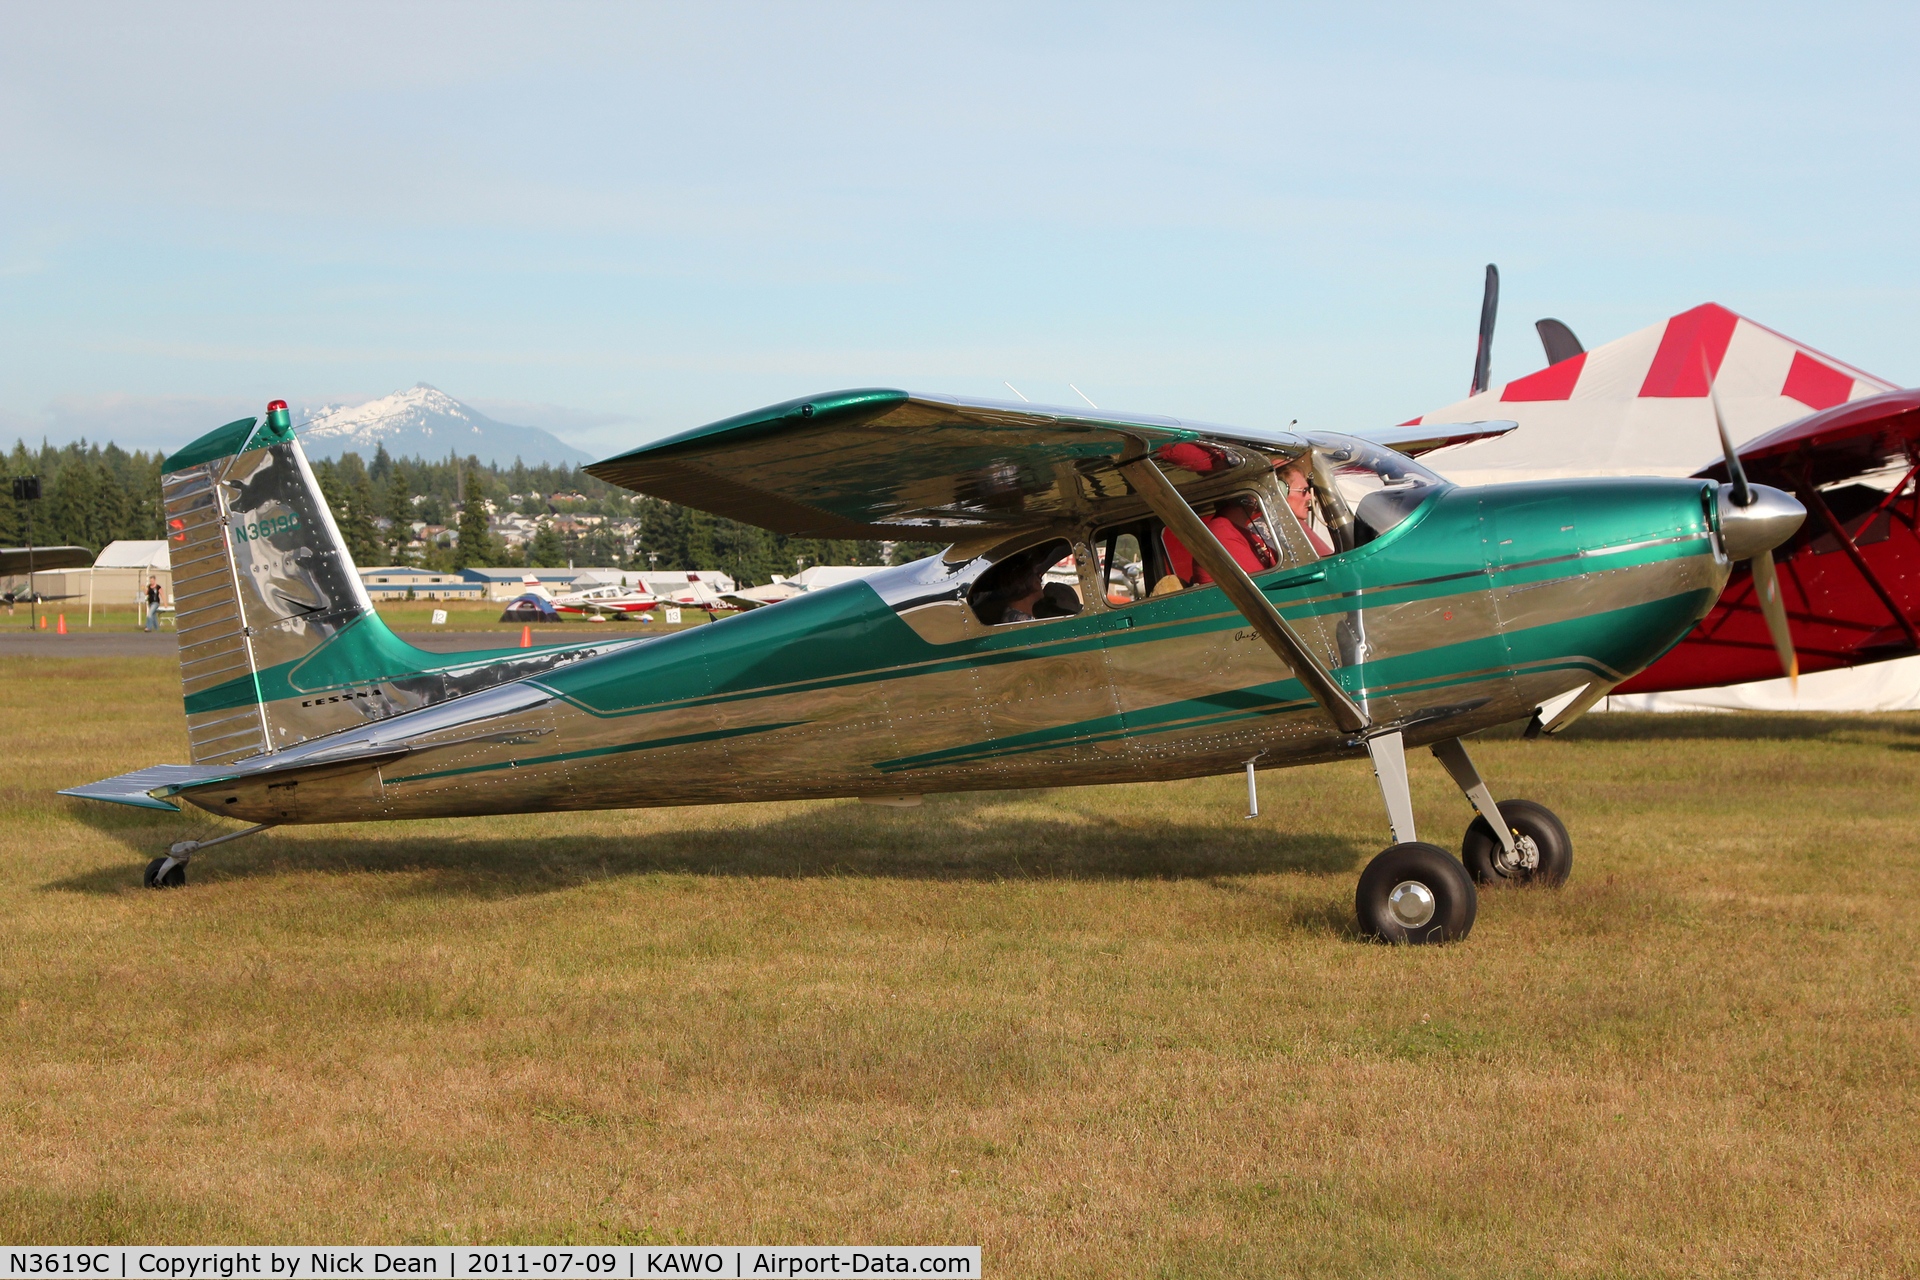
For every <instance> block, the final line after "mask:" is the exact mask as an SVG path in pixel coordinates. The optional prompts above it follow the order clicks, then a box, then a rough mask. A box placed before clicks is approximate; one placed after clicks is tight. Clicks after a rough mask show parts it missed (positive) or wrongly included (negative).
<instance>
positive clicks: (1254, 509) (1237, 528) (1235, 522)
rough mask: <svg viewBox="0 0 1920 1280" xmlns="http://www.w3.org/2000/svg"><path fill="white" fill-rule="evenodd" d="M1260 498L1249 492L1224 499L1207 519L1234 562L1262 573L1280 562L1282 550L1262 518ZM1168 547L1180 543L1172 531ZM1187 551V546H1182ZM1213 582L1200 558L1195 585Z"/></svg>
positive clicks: (1243, 567) (1208, 525)
mask: <svg viewBox="0 0 1920 1280" xmlns="http://www.w3.org/2000/svg"><path fill="white" fill-rule="evenodd" d="M1261 514H1262V513H1261V511H1260V500H1259V499H1258V498H1255V497H1254V496H1253V495H1252V494H1250V493H1243V494H1240V495H1238V496H1236V497H1232V498H1227V499H1225V500H1223V501H1221V502H1220V503H1219V504H1218V505H1216V506H1215V507H1214V509H1213V515H1212V516H1211V517H1210V518H1209V519H1208V520H1207V528H1208V529H1209V530H1211V531H1212V533H1213V536H1214V537H1216V538H1218V539H1219V540H1220V545H1221V546H1222V547H1224V548H1226V552H1227V554H1228V555H1230V556H1232V557H1233V560H1234V563H1235V564H1237V565H1239V566H1240V567H1241V568H1242V569H1245V570H1246V571H1247V572H1248V573H1263V572H1265V571H1266V570H1268V569H1271V568H1273V566H1274V565H1276V564H1278V563H1280V553H1279V551H1277V550H1276V549H1275V548H1274V544H1273V534H1272V532H1271V531H1269V530H1268V529H1267V527H1266V524H1265V521H1263V520H1262V519H1261ZM1167 541H1168V544H1169V550H1172V549H1173V548H1174V546H1176V545H1177V539H1175V538H1174V537H1173V534H1172V532H1171V531H1169V533H1168V535H1167ZM1180 550H1181V551H1184V550H1185V548H1180ZM1212 581H1213V575H1212V574H1211V573H1208V572H1207V570H1206V566H1204V565H1202V564H1201V563H1200V562H1199V561H1197V560H1196V561H1195V562H1194V565H1193V581H1192V583H1191V584H1190V585H1192V586H1196V587H1198V586H1204V585H1205V584H1207V583H1209V582H1212Z"/></svg>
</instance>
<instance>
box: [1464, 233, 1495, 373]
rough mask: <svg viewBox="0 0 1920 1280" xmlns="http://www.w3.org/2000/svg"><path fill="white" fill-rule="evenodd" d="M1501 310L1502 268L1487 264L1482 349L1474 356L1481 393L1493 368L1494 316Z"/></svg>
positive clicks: (1474, 367) (1481, 336)
mask: <svg viewBox="0 0 1920 1280" xmlns="http://www.w3.org/2000/svg"><path fill="white" fill-rule="evenodd" d="M1499 310H1500V268H1498V267H1496V266H1494V265H1493V264H1492V263H1491V262H1489V263H1488V264H1487V291H1486V293H1484V294H1483V295H1481V298H1480V349H1479V351H1477V352H1475V353H1474V357H1473V390H1472V392H1470V393H1469V394H1471V395H1476V396H1477V395H1479V394H1480V393H1481V392H1482V391H1485V390H1486V389H1487V375H1488V374H1489V373H1490V372H1491V371H1492V369H1493V318H1494V314H1495V313H1496V312H1498V311H1499Z"/></svg>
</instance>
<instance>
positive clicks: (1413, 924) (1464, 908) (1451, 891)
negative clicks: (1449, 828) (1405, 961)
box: [1353, 844, 1479, 946]
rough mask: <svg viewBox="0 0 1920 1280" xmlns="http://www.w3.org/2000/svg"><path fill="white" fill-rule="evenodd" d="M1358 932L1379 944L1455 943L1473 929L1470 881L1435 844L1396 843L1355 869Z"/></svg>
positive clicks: (1473, 899) (1474, 902)
mask: <svg viewBox="0 0 1920 1280" xmlns="http://www.w3.org/2000/svg"><path fill="white" fill-rule="evenodd" d="M1353 905H1354V913H1355V914H1356V915H1358V916H1359V918H1360V932H1362V933H1364V934H1366V935H1367V936H1368V937H1370V938H1378V939H1380V940H1381V941H1382V942H1393V943H1406V944H1409V945H1415V946H1417V945H1422V944H1426V943H1435V942H1459V941H1461V940H1462V939H1464V938H1465V937H1466V936H1467V935H1468V934H1469V933H1471V932H1472V931H1473V917H1474V914H1475V911H1476V909H1477V907H1478V905H1479V898H1478V895H1477V894H1476V892H1475V891H1474V887H1473V880H1472V878H1471V877H1469V876H1468V875H1467V870H1466V868H1465V867H1463V866H1461V865H1460V864H1459V863H1458V862H1455V861H1454V859H1453V855H1452V854H1450V853H1448V852H1447V851H1446V850H1445V849H1442V848H1440V847H1439V846H1438V845H1431V844H1396V845H1393V846H1391V847H1390V848H1388V849H1386V850H1385V851H1383V852H1382V853H1381V854H1380V855H1379V856H1378V857H1376V858H1375V859H1374V860H1373V861H1372V862H1369V863H1368V864H1367V869H1366V870H1365V871H1362V872H1361V873H1360V887H1359V888H1358V889H1357V890H1356V891H1355V892H1354V899H1353Z"/></svg>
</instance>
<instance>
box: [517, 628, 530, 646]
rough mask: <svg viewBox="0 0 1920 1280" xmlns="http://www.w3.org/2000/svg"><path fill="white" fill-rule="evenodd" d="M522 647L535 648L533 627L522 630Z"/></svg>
mask: <svg viewBox="0 0 1920 1280" xmlns="http://www.w3.org/2000/svg"><path fill="white" fill-rule="evenodd" d="M520 647H521V648H522V649H531V648H533V628H532V627H522V628H520Z"/></svg>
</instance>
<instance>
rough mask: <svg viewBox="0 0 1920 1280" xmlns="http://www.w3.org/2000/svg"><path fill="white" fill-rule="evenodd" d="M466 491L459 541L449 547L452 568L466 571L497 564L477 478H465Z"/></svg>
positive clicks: (485, 507)
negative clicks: (478, 566)
mask: <svg viewBox="0 0 1920 1280" xmlns="http://www.w3.org/2000/svg"><path fill="white" fill-rule="evenodd" d="M476 470H477V468H476ZM466 490H467V505H466V506H464V507H462V508H461V509H460V541H459V542H458V543H457V544H455V546H454V548H453V567H454V568H455V569H467V568H471V567H473V566H475V565H487V566H491V565H496V564H499V563H500V558H501V557H500V549H499V548H498V547H497V546H495V545H494V541H493V534H492V532H491V531H490V530H489V529H488V528H487V503H486V498H485V496H484V494H485V489H484V488H483V487H482V485H481V484H480V482H479V477H478V476H477V475H475V476H472V477H470V478H469V479H468V481H467V484H466Z"/></svg>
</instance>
